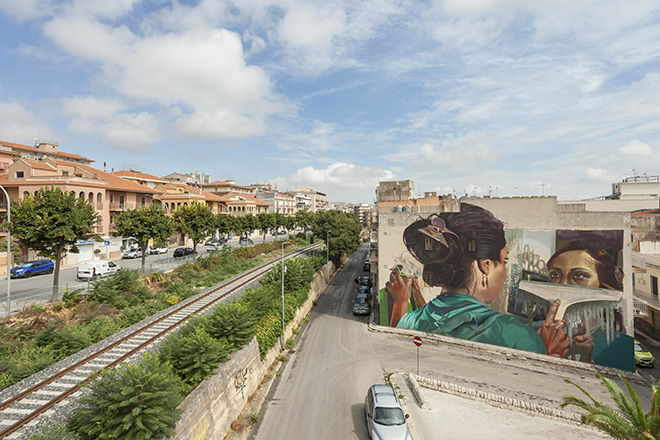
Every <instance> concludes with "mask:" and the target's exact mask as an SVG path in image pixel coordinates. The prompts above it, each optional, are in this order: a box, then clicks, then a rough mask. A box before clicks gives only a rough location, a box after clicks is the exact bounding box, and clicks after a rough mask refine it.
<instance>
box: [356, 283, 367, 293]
mask: <svg viewBox="0 0 660 440" xmlns="http://www.w3.org/2000/svg"><path fill="white" fill-rule="evenodd" d="M368 293H369V286H365V285H363V284H358V287H357V294H358V295H366V294H368Z"/></svg>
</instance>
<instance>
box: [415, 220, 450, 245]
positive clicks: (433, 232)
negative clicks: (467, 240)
mask: <svg viewBox="0 0 660 440" xmlns="http://www.w3.org/2000/svg"><path fill="white" fill-rule="evenodd" d="M430 220H431V222H430V223H429V224H428V225H426V226H425V227H423V228H419V229H417V230H418V231H419V232H421V233H422V234H424V235H426V236H427V237H430V238H432V239H433V240H435V241H437V242H438V243H440V244H441V245H443V246H444V247H449V244H448V243H447V238H446V237H445V234H449V235H453V236H454V237H456V238H458V235H456V234H455V233H454V232H453V231H451V230H450V229H449V228H447V223H445V221H444V220H443V219H441V218H440V217H431V219H430Z"/></svg>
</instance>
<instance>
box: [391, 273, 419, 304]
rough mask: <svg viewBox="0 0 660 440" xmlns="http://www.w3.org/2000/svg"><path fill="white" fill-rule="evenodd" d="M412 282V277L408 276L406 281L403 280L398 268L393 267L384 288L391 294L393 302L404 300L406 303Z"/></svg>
mask: <svg viewBox="0 0 660 440" xmlns="http://www.w3.org/2000/svg"><path fill="white" fill-rule="evenodd" d="M412 283H413V279H412V278H408V279H407V280H406V281H404V280H403V277H402V276H401V273H400V272H399V270H398V269H394V270H393V271H392V272H391V273H390V280H389V281H388V282H387V283H385V290H387V291H388V292H389V294H390V295H392V297H393V298H394V301H395V302H397V303H398V302H405V303H406V304H408V301H409V300H410V286H411V285H412ZM418 288H419V286H418Z"/></svg>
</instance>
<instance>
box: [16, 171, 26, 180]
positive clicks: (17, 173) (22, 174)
mask: <svg viewBox="0 0 660 440" xmlns="http://www.w3.org/2000/svg"><path fill="white" fill-rule="evenodd" d="M23 177H25V174H24V173H23V171H16V178H17V179H22V178H23Z"/></svg>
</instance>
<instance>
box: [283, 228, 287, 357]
mask: <svg viewBox="0 0 660 440" xmlns="http://www.w3.org/2000/svg"><path fill="white" fill-rule="evenodd" d="M288 243H289V242H288V241H285V242H283V243H282V350H284V245H285V244H288Z"/></svg>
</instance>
